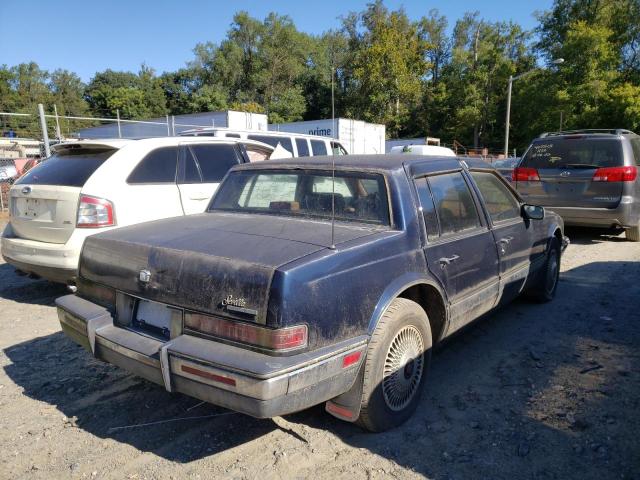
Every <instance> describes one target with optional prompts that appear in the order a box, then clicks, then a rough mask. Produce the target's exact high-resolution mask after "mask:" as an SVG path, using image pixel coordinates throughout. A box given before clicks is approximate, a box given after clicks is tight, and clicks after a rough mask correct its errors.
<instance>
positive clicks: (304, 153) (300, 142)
mask: <svg viewBox="0 0 640 480" xmlns="http://www.w3.org/2000/svg"><path fill="white" fill-rule="evenodd" d="M296 147H297V148H298V156H299V157H308V156H309V144H308V143H307V139H306V138H296Z"/></svg>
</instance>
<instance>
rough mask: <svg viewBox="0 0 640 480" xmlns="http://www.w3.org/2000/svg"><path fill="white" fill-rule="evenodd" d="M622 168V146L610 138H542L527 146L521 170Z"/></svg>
mask: <svg viewBox="0 0 640 480" xmlns="http://www.w3.org/2000/svg"><path fill="white" fill-rule="evenodd" d="M622 165H623V157H622V143H621V142H620V141H619V140H616V139H610V138H584V137H578V138H545V139H541V140H539V141H536V142H534V143H532V144H531V147H529V150H527V153H526V154H525V156H524V158H523V159H522V163H521V164H520V166H521V167H530V168H599V167H619V166H622Z"/></svg>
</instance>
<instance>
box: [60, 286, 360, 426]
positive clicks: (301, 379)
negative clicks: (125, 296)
mask: <svg viewBox="0 0 640 480" xmlns="http://www.w3.org/2000/svg"><path fill="white" fill-rule="evenodd" d="M56 305H57V307H58V318H59V320H60V325H61V326H62V330H63V331H64V332H65V333H66V334H67V335H68V336H69V337H70V338H72V339H73V340H74V341H75V342H77V343H79V344H80V345H82V346H83V347H85V348H86V349H87V350H89V351H90V352H91V353H92V354H93V355H94V356H95V357H96V358H98V359H100V360H103V361H105V362H108V363H112V364H114V365H117V366H119V367H122V368H124V369H126V370H128V371H130V372H132V373H134V374H136V375H139V376H141V377H144V378H146V379H148V380H150V381H152V382H155V383H158V384H160V385H163V386H164V387H165V389H166V390H167V391H169V392H180V393H184V394H186V395H190V396H192V397H195V398H198V399H200V400H203V401H206V402H209V403H213V404H215V405H220V406H222V407H225V408H229V409H231V410H235V411H238V412H241V413H245V414H247V415H251V416H254V417H258V418H269V417H275V416H279V415H285V414H288V413H292V412H296V411H299V410H304V409H305V408H308V407H311V406H313V405H317V404H319V403H322V402H324V401H326V400H329V399H331V398H334V397H336V396H338V395H340V394H342V393H344V392H345V391H347V390H349V389H350V388H351V386H352V385H353V383H354V381H355V379H356V376H357V373H358V370H359V365H360V363H361V362H362V361H363V358H364V352H365V349H366V347H367V337H366V336H363V337H358V338H355V339H350V340H348V341H345V342H341V343H339V344H336V345H332V346H330V347H324V348H321V349H318V350H316V351H314V352H310V353H301V354H298V355H293V356H289V357H273V356H269V355H265V354H262V353H257V352H253V351H250V350H247V349H244V348H239V347H234V346H231V345H226V344H222V343H218V342H215V341H211V340H206V339H202V338H197V337H193V336H189V335H180V336H178V337H176V338H174V339H172V340H170V341H168V342H162V341H160V340H157V339H155V338H151V337H148V336H145V335H143V334H141V333H138V332H135V331H131V330H127V329H124V328H120V327H117V326H115V325H114V322H113V317H112V316H111V314H110V313H109V311H108V310H106V309H105V308H103V307H100V306H98V305H96V304H94V303H91V302H89V301H87V300H84V299H82V298H80V297H78V296H76V295H67V296H64V297H61V298H59V299H58V300H56ZM357 351H360V352H362V355H361V358H360V359H359V361H358V362H357V363H355V364H353V365H350V366H349V367H347V368H343V367H342V362H343V358H344V357H345V356H346V355H349V354H351V353H353V352H357Z"/></svg>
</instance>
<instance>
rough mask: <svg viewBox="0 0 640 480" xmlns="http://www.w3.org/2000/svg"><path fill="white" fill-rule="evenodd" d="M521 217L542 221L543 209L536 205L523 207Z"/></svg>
mask: <svg viewBox="0 0 640 480" xmlns="http://www.w3.org/2000/svg"><path fill="white" fill-rule="evenodd" d="M522 216H523V217H524V218H528V219H529V220H542V219H543V218H544V208H543V207H539V206H538V205H527V204H525V205H523V206H522Z"/></svg>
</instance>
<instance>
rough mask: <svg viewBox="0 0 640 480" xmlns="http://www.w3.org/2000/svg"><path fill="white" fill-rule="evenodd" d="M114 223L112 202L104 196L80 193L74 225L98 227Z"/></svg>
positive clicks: (109, 225)
mask: <svg viewBox="0 0 640 480" xmlns="http://www.w3.org/2000/svg"><path fill="white" fill-rule="evenodd" d="M115 224H116V218H115V215H114V214H113V203H111V202H110V201H109V200H105V199H104V198H98V197H91V196H89V195H80V204H79V205H78V220H77V222H76V226H78V227H80V228H98V227H111V226H113V225H115Z"/></svg>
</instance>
